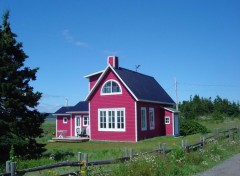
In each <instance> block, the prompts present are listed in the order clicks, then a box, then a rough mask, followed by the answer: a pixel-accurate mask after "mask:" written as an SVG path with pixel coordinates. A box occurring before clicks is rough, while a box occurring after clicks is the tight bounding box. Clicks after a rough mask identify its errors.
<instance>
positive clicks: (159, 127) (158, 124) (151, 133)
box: [137, 102, 165, 140]
mask: <svg viewBox="0 0 240 176" xmlns="http://www.w3.org/2000/svg"><path fill="white" fill-rule="evenodd" d="M141 107H145V108H146V110H147V130H146V131H142V129H141ZM149 108H154V115H155V129H153V130H150V117H149ZM137 114H138V120H137V125H138V139H139V140H142V139H146V138H152V137H156V136H160V135H164V131H165V127H164V125H163V116H164V114H163V111H162V108H161V107H160V104H157V103H145V102H138V106H137Z"/></svg>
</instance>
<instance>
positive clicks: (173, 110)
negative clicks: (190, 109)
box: [163, 107, 179, 113]
mask: <svg viewBox="0 0 240 176" xmlns="http://www.w3.org/2000/svg"><path fill="white" fill-rule="evenodd" d="M163 109H165V110H168V111H171V112H174V113H179V111H178V110H176V109H170V108H167V107H163Z"/></svg>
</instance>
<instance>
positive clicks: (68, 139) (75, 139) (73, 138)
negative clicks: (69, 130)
mask: <svg viewBox="0 0 240 176" xmlns="http://www.w3.org/2000/svg"><path fill="white" fill-rule="evenodd" d="M87 141H89V137H81V136H79V137H76V136H65V137H61V138H59V137H58V138H52V139H51V140H49V141H48V142H87Z"/></svg>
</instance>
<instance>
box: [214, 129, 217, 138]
mask: <svg viewBox="0 0 240 176" xmlns="http://www.w3.org/2000/svg"><path fill="white" fill-rule="evenodd" d="M214 139H215V140H217V129H216V128H214Z"/></svg>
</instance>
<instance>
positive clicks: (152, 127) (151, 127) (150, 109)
mask: <svg viewBox="0 0 240 176" xmlns="http://www.w3.org/2000/svg"><path fill="white" fill-rule="evenodd" d="M151 111H152V114H153V126H151V116H150V112H151ZM149 126H150V130H154V129H155V111H154V108H149Z"/></svg>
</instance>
